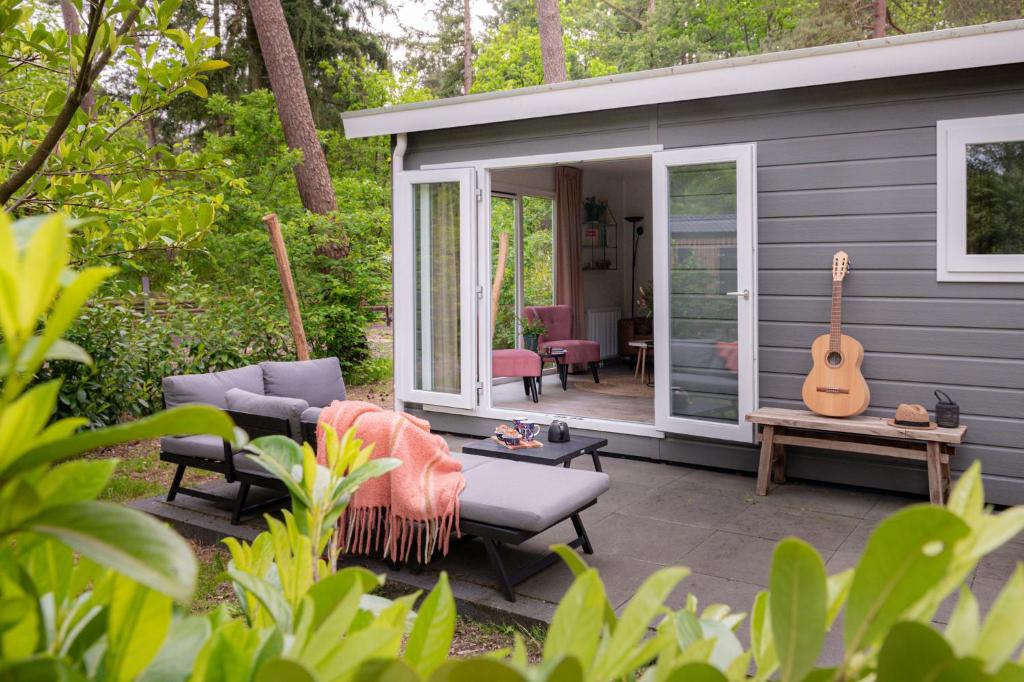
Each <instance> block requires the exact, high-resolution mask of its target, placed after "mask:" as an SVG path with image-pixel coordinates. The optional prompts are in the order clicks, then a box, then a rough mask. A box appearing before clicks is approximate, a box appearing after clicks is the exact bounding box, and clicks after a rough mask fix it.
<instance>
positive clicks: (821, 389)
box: [803, 251, 871, 417]
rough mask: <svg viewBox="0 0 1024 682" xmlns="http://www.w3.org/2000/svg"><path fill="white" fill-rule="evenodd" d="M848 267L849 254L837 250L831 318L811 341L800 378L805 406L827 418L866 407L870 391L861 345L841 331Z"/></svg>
mask: <svg viewBox="0 0 1024 682" xmlns="http://www.w3.org/2000/svg"><path fill="white" fill-rule="evenodd" d="M849 269H850V257H849V256H847V255H846V252H845V251H838V252H836V254H835V255H834V256H833V257H832V320H831V323H830V325H829V332H828V334H822V335H821V336H819V337H818V338H816V339H815V340H814V343H813V344H811V357H812V358H813V359H814V366H813V367H812V368H811V372H810V374H808V375H807V379H805V380H804V389H803V399H804V404H805V405H807V409H809V410H811V411H812V412H817V413H818V414H823V415H825V416H828V417H853V416H855V415H858V414H860V413H861V412H863V411H864V410H866V409H867V408H868V403H869V402H870V401H871V392H870V391H869V390H868V384H867V382H866V381H864V375H863V374H861V371H860V366H861V363H862V362H863V361H864V346H862V345H860V341H858V340H857V339H855V338H853V337H852V336H847V335H846V334H843V333H842V304H843V280H844V279H846V274H847V273H848V272H849Z"/></svg>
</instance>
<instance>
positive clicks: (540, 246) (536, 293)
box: [522, 195, 555, 306]
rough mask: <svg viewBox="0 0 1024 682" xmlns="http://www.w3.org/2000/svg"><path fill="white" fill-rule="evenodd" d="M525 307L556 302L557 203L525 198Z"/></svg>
mask: <svg viewBox="0 0 1024 682" xmlns="http://www.w3.org/2000/svg"><path fill="white" fill-rule="evenodd" d="M522 200H523V305H528V306H532V305H551V304H553V303H554V302H555V232H554V222H555V201H554V199H552V198H550V197H533V196H529V195H524V196H523V198H522Z"/></svg>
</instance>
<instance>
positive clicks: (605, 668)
mask: <svg viewBox="0 0 1024 682" xmlns="http://www.w3.org/2000/svg"><path fill="white" fill-rule="evenodd" d="M689 573H690V571H689V569H686V568H682V567H672V568H662V569H660V570H658V571H656V572H655V573H654V574H653V575H651V576H650V577H649V578H648V579H647V580H645V581H644V583H643V584H642V585H640V588H639V589H638V590H637V591H636V594H634V595H633V597H632V599H630V600H629V603H628V604H627V605H626V608H625V610H624V611H623V612H622V617H621V618H620V619H619V624H618V626H616V628H615V632H614V633H613V634H612V636H611V640H610V641H609V642H608V646H607V648H605V649H604V651H603V652H602V654H601V655H600V656H599V658H598V661H597V663H596V665H595V666H594V670H593V674H592V677H595V678H597V679H600V680H606V679H612V678H615V677H618V676H619V675H623V674H625V673H626V672H628V671H626V670H623V669H622V667H623V661H625V660H627V659H628V657H629V655H630V653H631V652H632V651H633V650H634V649H635V648H636V647H637V646H638V645H639V644H640V641H641V640H642V639H643V638H644V636H645V635H646V634H647V628H648V627H649V626H650V624H651V620H652V619H653V618H654V616H655V615H656V614H657V613H658V612H659V611H661V610H662V609H663V607H664V603H665V599H666V598H667V597H668V595H669V594H671V592H672V590H674V589H675V587H676V585H678V584H679V581H680V580H682V579H683V578H685V577H686V576H687V575H689Z"/></svg>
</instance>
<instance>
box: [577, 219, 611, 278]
mask: <svg viewBox="0 0 1024 682" xmlns="http://www.w3.org/2000/svg"><path fill="white" fill-rule="evenodd" d="M582 231H583V234H582V239H581V240H580V242H581V245H582V251H583V253H582V257H581V258H580V263H581V264H582V267H583V270H584V271H590V270H618V269H619V224H618V223H617V222H615V221H614V220H590V221H587V222H585V223H583V225H582Z"/></svg>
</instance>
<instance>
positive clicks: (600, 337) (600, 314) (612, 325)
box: [586, 308, 622, 360]
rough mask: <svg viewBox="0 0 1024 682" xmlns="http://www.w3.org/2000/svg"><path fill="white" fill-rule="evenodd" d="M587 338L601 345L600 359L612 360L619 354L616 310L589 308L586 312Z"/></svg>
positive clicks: (619, 315) (617, 314)
mask: <svg viewBox="0 0 1024 682" xmlns="http://www.w3.org/2000/svg"><path fill="white" fill-rule="evenodd" d="M586 315H587V338H588V339H590V340H591V341H597V342H598V343H599V344H601V359H602V360H604V359H605V358H613V357H615V356H617V355H618V354H619V318H620V317H622V311H621V310H619V309H618V308H591V309H589V310H587V313H586Z"/></svg>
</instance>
